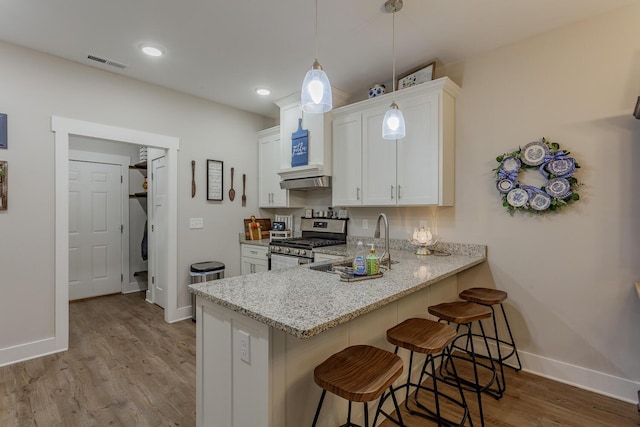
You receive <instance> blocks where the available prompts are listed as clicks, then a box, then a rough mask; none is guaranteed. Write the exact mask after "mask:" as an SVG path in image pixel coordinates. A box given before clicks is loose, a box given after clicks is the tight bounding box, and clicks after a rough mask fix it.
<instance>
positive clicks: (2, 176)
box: [0, 161, 9, 211]
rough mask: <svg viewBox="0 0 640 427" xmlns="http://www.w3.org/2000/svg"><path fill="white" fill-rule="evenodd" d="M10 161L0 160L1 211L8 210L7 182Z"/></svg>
mask: <svg viewBox="0 0 640 427" xmlns="http://www.w3.org/2000/svg"><path fill="white" fill-rule="evenodd" d="M8 172H9V170H8V163H7V162H5V161H0V211H6V210H7V193H8V192H9V186H8V184H7V173H8Z"/></svg>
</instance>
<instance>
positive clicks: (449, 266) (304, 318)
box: [189, 242, 487, 338]
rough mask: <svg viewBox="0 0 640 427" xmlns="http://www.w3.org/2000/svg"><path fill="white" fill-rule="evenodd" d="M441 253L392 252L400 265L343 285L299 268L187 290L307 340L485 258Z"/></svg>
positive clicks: (473, 249)
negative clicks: (373, 277)
mask: <svg viewBox="0 0 640 427" xmlns="http://www.w3.org/2000/svg"><path fill="white" fill-rule="evenodd" d="M247 243H248V242H247ZM353 247H354V246H353V245H340V246H332V247H326V248H322V249H323V252H324V253H332V254H335V255H343V254H345V253H346V254H347V255H348V254H349V253H350V252H351V251H352V249H353ZM440 249H441V250H445V249H446V250H448V251H449V252H451V253H452V254H451V255H450V256H434V255H431V256H426V257H419V256H417V255H415V254H414V253H413V251H410V250H403V249H397V250H392V251H391V257H392V259H393V260H395V261H399V262H398V263H397V264H394V265H392V267H391V270H388V271H385V272H384V276H383V277H382V278H379V279H372V280H363V281H359V282H342V281H340V279H339V277H338V275H336V274H330V273H325V272H321V271H315V270H311V269H309V265H302V266H297V267H291V268H287V269H282V270H275V271H267V272H262V273H254V274H248V275H245V276H236V277H229V278H226V279H221V280H214V281H210V282H205V283H197V284H193V285H190V286H189V288H191V291H192V292H193V293H195V294H196V295H198V296H200V297H203V298H205V299H208V300H210V301H213V302H214V303H216V304H219V305H221V306H223V307H226V308H228V309H230V310H233V311H236V312H238V313H241V314H243V315H245V316H247V317H250V318H252V319H255V320H257V321H259V322H262V323H265V324H267V325H269V326H272V327H274V328H276V329H280V330H282V331H284V332H286V333H288V334H290V335H293V336H295V337H298V338H309V337H312V336H314V335H317V334H319V333H321V332H323V331H325V330H327V329H330V328H332V327H334V326H337V325H339V324H341V323H344V322H348V321H349V320H351V319H354V318H356V317H358V316H361V315H363V314H366V313H369V312H371V311H374V310H376V309H378V308H380V307H382V306H384V305H386V304H389V303H391V302H393V301H396V300H398V299H400V298H402V297H404V296H406V295H409V294H411V293H414V292H416V291H418V290H420V289H423V288H425V287H427V286H429V285H431V284H433V283H436V282H438V281H440V280H442V279H445V278H447V277H449V276H452V275H454V274H456V273H459V272H461V271H463V270H466V269H468V268H470V267H473V266H474V265H477V264H480V263H482V262H484V261H485V260H486V259H487V255H486V246H484V245H464V244H450V246H440Z"/></svg>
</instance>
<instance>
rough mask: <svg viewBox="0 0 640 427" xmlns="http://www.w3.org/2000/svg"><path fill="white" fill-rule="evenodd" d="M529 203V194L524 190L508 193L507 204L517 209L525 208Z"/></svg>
mask: <svg viewBox="0 0 640 427" xmlns="http://www.w3.org/2000/svg"><path fill="white" fill-rule="evenodd" d="M527 201H529V194H528V193H527V192H526V191H525V190H523V189H522V188H514V189H513V190H511V191H509V193H507V203H509V204H510V205H511V206H513V207H515V208H519V207H521V206H524V205H525V204H526V203H527Z"/></svg>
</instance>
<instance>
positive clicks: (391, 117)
mask: <svg viewBox="0 0 640 427" xmlns="http://www.w3.org/2000/svg"><path fill="white" fill-rule="evenodd" d="M400 9H402V0H387V1H386V3H385V4H384V10H386V11H387V12H389V13H392V14H393V33H392V42H391V44H392V52H393V84H392V88H393V90H392V91H391V92H392V93H395V91H396V12H398V11H399V10H400ZM394 96H395V95H394ZM404 136H405V128H404V116H403V115H402V111H400V108H398V104H396V101H395V99H394V100H393V102H392V103H391V106H390V107H389V109H388V110H387V113H386V114H385V115H384V119H383V120H382V138H383V139H401V138H404Z"/></svg>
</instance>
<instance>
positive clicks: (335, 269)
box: [309, 259, 399, 274]
mask: <svg viewBox="0 0 640 427" xmlns="http://www.w3.org/2000/svg"><path fill="white" fill-rule="evenodd" d="M398 263H399V261H396V260H393V259H392V260H391V265H393V264H398ZM352 266H353V260H349V261H339V262H323V263H322V264H317V265H312V266H311V267H309V270H315V271H322V272H323V273H335V274H338V273H339V272H340V271H342V272H348V270H349V269H351V273H353V267H352ZM380 268H386V267H385V266H384V265H383V264H380ZM345 270H347V271H345Z"/></svg>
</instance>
